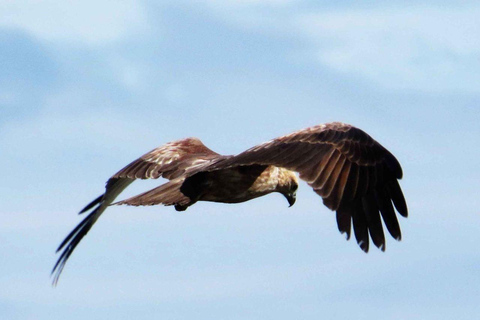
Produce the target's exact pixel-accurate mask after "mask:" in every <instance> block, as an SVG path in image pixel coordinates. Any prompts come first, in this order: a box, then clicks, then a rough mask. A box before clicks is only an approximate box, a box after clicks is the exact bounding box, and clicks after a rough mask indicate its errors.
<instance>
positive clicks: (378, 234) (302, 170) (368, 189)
mask: <svg viewBox="0 0 480 320" xmlns="http://www.w3.org/2000/svg"><path fill="white" fill-rule="evenodd" d="M248 165H274V166H278V167H283V168H286V169H289V170H294V171H297V172H299V175H300V178H301V179H302V180H305V181H306V182H307V183H308V184H309V185H310V186H311V187H312V188H313V189H314V191H315V192H316V193H318V194H319V195H320V196H321V197H322V198H323V203H324V204H325V205H326V206H327V207H328V208H330V209H331V210H334V211H337V224H338V228H339V230H340V232H342V233H347V236H349V234H350V228H351V224H352V223H353V228H354V232H355V237H356V238H357V242H359V245H360V247H361V248H362V250H364V251H367V250H368V246H369V244H368V239H369V238H368V237H369V236H370V237H371V238H372V241H373V243H374V244H375V245H376V246H377V247H379V248H380V249H382V250H384V248H385V240H384V233H383V228H382V223H381V219H383V221H384V222H385V225H386V226H387V229H388V230H389V232H390V234H391V235H392V236H393V237H394V238H395V239H400V228H399V227H398V221H397V217H396V214H395V210H394V209H393V206H392V202H393V204H394V205H395V208H396V210H397V211H398V212H399V213H400V214H401V215H402V216H407V205H406V202H405V198H404V196H403V193H402V191H401V188H400V186H399V184H398V181H397V179H400V178H401V177H402V168H401V166H400V164H399V162H398V161H397V159H396V158H395V157H394V156H393V155H392V154H391V153H390V152H389V151H388V150H387V149H385V148H384V147H383V146H382V145H381V144H380V143H378V142H377V141H375V140H374V139H373V138H372V137H370V136H369V135H368V134H367V133H365V132H364V131H362V130H360V129H358V128H355V127H353V126H351V125H348V124H344V123H339V122H334V123H328V124H323V125H319V126H314V127H310V128H306V129H303V130H300V131H297V132H293V133H291V134H288V135H286V136H282V137H279V138H276V139H273V140H270V141H268V142H265V143H263V144H260V145H257V146H255V147H253V148H250V149H248V150H246V151H245V152H242V153H240V154H239V155H236V156H233V157H231V158H228V159H224V160H221V161H219V162H217V163H216V164H214V165H211V166H208V167H207V168H206V169H205V170H208V171H215V170H221V169H225V168H229V167H235V166H248ZM347 221H348V222H347Z"/></svg>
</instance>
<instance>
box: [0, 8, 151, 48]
mask: <svg viewBox="0 0 480 320" xmlns="http://www.w3.org/2000/svg"><path fill="white" fill-rule="evenodd" d="M0 26H3V27H8V28H19V29H22V30H24V31H26V32H29V33H31V34H33V35H34V36H37V37H39V38H41V39H46V40H49V41H66V42H73V43H75V42H82V43H86V44H94V45H95V44H102V43H105V42H111V41H116V40H119V39H122V38H123V37H125V36H127V35H129V34H133V33H135V32H138V31H140V30H143V29H144V28H145V14H144V11H143V8H142V7H141V6H140V5H139V2H138V1H133V0H126V1H113V0H99V1H94V0H73V1H54V0H15V1H11V0H10V1H2V2H0Z"/></svg>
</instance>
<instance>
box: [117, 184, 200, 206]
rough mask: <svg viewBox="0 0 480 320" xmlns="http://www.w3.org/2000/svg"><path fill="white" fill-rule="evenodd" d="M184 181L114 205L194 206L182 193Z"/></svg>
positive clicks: (165, 185) (163, 186)
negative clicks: (181, 188)
mask: <svg viewBox="0 0 480 320" xmlns="http://www.w3.org/2000/svg"><path fill="white" fill-rule="evenodd" d="M183 181H184V178H179V179H175V180H172V181H169V182H167V183H165V184H162V185H161V186H159V187H157V188H155V189H152V190H150V191H147V192H144V193H142V194H139V195H137V196H134V197H131V198H128V199H126V200H123V201H119V202H116V203H114V205H123V204H125V205H129V206H153V205H156V204H163V205H165V206H172V205H174V206H175V207H179V208H183V207H185V208H186V207H188V206H190V205H192V204H193V203H194V202H195V201H192V199H190V198H189V197H187V196H185V195H184V194H183V193H182V192H181V191H180V187H181V186H182V184H183Z"/></svg>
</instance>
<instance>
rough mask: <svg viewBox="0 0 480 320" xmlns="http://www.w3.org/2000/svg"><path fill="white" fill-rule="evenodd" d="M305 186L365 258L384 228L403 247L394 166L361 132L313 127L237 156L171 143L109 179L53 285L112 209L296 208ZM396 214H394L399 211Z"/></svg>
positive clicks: (69, 243)
mask: <svg viewBox="0 0 480 320" xmlns="http://www.w3.org/2000/svg"><path fill="white" fill-rule="evenodd" d="M295 172H298V174H299V177H300V179H302V180H304V181H305V182H306V183H307V184H308V185H309V186H310V187H312V188H313V190H314V191H315V192H316V193H317V194H318V195H320V196H321V197H322V199H323V203H324V205H325V206H326V207H328V208H329V209H331V210H333V211H336V218H337V225H338V229H339V231H340V232H341V233H346V236H347V239H349V238H350V230H351V226H352V224H353V231H354V234H355V238H356V240H357V242H358V244H359V246H360V248H361V249H362V250H363V251H365V252H368V247H369V237H370V238H371V240H372V242H373V243H374V244H375V246H377V247H378V248H380V249H381V250H382V251H384V250H385V236H384V232H383V227H382V222H381V220H382V219H383V222H384V224H385V226H386V227H387V229H388V231H389V233H390V234H391V235H392V237H393V238H395V239H396V240H400V239H401V233H400V227H399V224H398V220H397V216H396V214H395V209H396V211H398V213H399V214H400V215H402V216H404V217H407V205H406V202H405V198H404V196H403V193H402V190H401V189H400V186H399V184H398V179H401V178H402V169H401V167H400V164H399V162H398V161H397V159H396V158H395V157H394V156H393V155H392V154H391V153H390V152H389V151H388V150H387V149H385V148H384V147H383V146H382V145H380V143H378V142H377V141H375V140H374V139H373V138H372V137H370V136H369V135H368V134H367V133H365V132H364V131H362V130H360V129H358V128H356V127H354V126H351V125H348V124H344V123H340V122H333V123H327V124H322V125H317V126H313V127H310V128H306V129H303V130H299V131H296V132H293V133H291V134H288V135H285V136H282V137H279V138H276V139H273V140H270V141H268V142H265V143H262V144H260V145H257V146H255V147H253V148H250V149H248V150H246V151H244V152H242V153H240V154H238V155H235V156H224V155H220V154H218V153H216V152H214V151H212V150H210V149H209V148H207V147H206V146H205V145H204V144H203V143H202V142H201V141H200V140H199V139H197V138H187V139H183V140H178V141H174V142H170V143H167V144H165V145H163V146H160V147H158V148H156V149H153V150H152V151H150V152H148V153H146V154H145V155H143V156H141V157H140V158H138V159H137V160H135V161H133V162H132V163H130V164H129V165H127V166H126V167H125V168H123V169H122V170H120V171H119V172H117V173H116V174H114V175H113V176H112V177H111V178H110V179H108V181H107V183H106V187H105V193H103V194H102V195H101V196H99V197H98V198H96V199H95V200H93V201H92V202H91V203H89V204H88V205H87V206H86V207H85V208H84V209H83V210H82V211H81V212H80V213H85V212H87V211H90V210H91V212H90V213H89V215H88V216H87V217H86V218H85V219H84V220H83V221H82V222H80V224H78V226H77V227H76V228H75V229H73V231H72V232H70V234H69V235H68V236H67V237H66V238H65V240H63V242H62V243H61V244H60V246H59V247H58V249H57V252H59V251H61V250H63V251H62V253H61V255H60V257H59V259H58V261H57V263H56V264H55V266H54V268H53V270H52V275H53V281H54V284H56V283H57V282H58V279H59V276H60V274H61V272H62V270H63V268H64V266H65V263H66V262H67V260H68V258H69V257H70V255H71V254H72V252H73V250H74V249H75V248H76V246H77V245H78V244H79V243H80V241H81V240H82V239H83V237H84V236H85V235H86V234H87V233H88V231H89V230H90V229H91V228H92V226H93V225H94V223H95V222H96V221H97V219H98V218H99V217H100V216H101V214H102V213H103V212H104V211H105V209H107V208H108V207H109V206H110V205H132V206H150V205H156V204H163V205H166V206H174V207H175V209H176V210H177V211H183V210H186V209H187V208H188V207H190V206H191V205H193V204H195V203H196V202H197V201H213V202H223V203H239V202H244V201H248V200H251V199H254V198H257V197H260V196H264V195H267V194H269V193H272V192H279V193H281V194H283V195H284V196H285V198H286V199H287V200H288V203H289V204H290V206H292V205H293V204H294V203H295V196H296V190H297V187H298V179H297V176H296V174H295ZM160 177H163V178H166V179H168V180H169V181H168V182H166V183H165V184H162V185H160V186H159V187H156V188H154V189H152V190H150V191H147V192H145V193H142V194H140V195H137V196H134V197H131V198H129V199H126V200H123V201H120V202H116V203H114V200H115V199H116V198H117V196H118V195H119V194H120V193H121V192H122V191H123V190H124V189H125V188H126V187H128V185H130V184H131V183H132V182H133V181H134V180H136V179H157V178H160ZM394 207H395V209H394Z"/></svg>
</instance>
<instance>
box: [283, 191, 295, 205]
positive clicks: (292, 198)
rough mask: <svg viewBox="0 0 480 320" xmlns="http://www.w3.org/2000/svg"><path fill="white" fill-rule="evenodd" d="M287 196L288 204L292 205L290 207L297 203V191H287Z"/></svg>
mask: <svg viewBox="0 0 480 320" xmlns="http://www.w3.org/2000/svg"><path fill="white" fill-rule="evenodd" d="M285 198H287V201H288V204H289V205H290V206H289V207H291V206H293V204H294V203H295V200H297V194H296V193H295V192H293V193H287V194H286V195H285Z"/></svg>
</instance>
